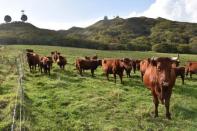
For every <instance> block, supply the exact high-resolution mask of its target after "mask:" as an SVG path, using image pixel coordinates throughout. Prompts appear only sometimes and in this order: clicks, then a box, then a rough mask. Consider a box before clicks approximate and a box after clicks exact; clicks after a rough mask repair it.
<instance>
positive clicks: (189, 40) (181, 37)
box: [0, 17, 197, 53]
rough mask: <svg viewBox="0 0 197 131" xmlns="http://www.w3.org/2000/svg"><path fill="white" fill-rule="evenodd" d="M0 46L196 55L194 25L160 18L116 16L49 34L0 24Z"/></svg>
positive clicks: (196, 26)
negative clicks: (81, 48) (85, 26)
mask: <svg viewBox="0 0 197 131" xmlns="http://www.w3.org/2000/svg"><path fill="white" fill-rule="evenodd" d="M0 43H3V44H17V43H18V44H35V43H36V44H44V45H59V46H71V47H83V48H94V49H108V50H117V49H118V50H142V51H146V50H153V51H157V52H179V53H197V24H196V23H186V22H176V21H170V20H167V19H163V18H157V19H152V18H146V17H133V18H129V19H122V18H119V17H117V18H114V19H105V20H100V21H98V22H96V23H95V24H93V25H91V26H89V27H87V28H79V27H72V28H71V29H69V30H60V31H53V30H46V29H40V28H37V27H35V26H33V25H32V24H30V23H23V22H13V23H8V24H1V25H0Z"/></svg>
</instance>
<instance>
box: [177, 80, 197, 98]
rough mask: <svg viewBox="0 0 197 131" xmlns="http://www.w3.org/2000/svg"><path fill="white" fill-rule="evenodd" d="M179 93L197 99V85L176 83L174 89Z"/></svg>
mask: <svg viewBox="0 0 197 131" xmlns="http://www.w3.org/2000/svg"><path fill="white" fill-rule="evenodd" d="M174 92H175V93H177V94H181V95H184V96H188V97H194V98H196V99H197V85H188V84H185V85H184V86H179V85H176V89H175V91H174Z"/></svg>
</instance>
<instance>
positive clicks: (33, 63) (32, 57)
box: [26, 52, 40, 72]
mask: <svg viewBox="0 0 197 131" xmlns="http://www.w3.org/2000/svg"><path fill="white" fill-rule="evenodd" d="M26 56H27V63H28V65H29V69H30V72H32V71H33V70H36V67H37V66H38V67H39V64H40V58H39V55H38V54H36V53H31V52H28V53H26Z"/></svg>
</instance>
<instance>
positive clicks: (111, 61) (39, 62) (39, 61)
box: [26, 49, 197, 119]
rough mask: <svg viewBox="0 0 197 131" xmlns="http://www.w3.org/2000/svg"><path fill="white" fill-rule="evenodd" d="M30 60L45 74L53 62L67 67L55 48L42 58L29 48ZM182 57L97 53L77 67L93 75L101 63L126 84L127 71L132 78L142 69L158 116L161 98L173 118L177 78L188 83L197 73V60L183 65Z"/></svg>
mask: <svg viewBox="0 0 197 131" xmlns="http://www.w3.org/2000/svg"><path fill="white" fill-rule="evenodd" d="M26 51H27V53H26V56H27V62H28V64H29V68H30V71H31V72H32V71H33V70H36V67H39V69H40V71H41V73H43V71H42V70H44V73H48V74H49V75H50V69H51V68H52V64H53V63H57V64H58V65H59V66H60V68H61V69H64V67H65V65H66V64H67V60H66V58H65V57H63V56H62V55H61V53H59V52H57V51H54V52H51V56H48V57H46V56H44V57H40V56H39V55H38V54H36V53H34V51H33V50H32V49H26ZM179 64H180V61H179V55H178V57H172V58H170V57H152V58H147V59H144V60H133V59H130V58H123V59H115V58H104V59H98V57H97V56H93V57H87V56H86V57H84V58H77V59H76V61H75V66H76V69H77V70H78V71H79V73H80V75H81V76H82V75H83V72H84V70H91V74H92V77H93V76H94V71H95V70H96V69H97V67H98V66H101V67H102V69H103V71H104V73H105V75H106V77H107V79H108V80H109V74H113V76H114V81H115V83H116V75H118V76H119V77H120V81H121V83H123V80H122V78H123V73H124V71H125V72H126V74H127V77H131V75H130V74H131V71H132V70H133V72H134V73H135V71H136V70H139V71H140V72H141V79H142V81H143V82H144V85H145V86H147V88H148V89H150V90H151V93H152V95H153V102H154V104H155V117H157V116H158V105H159V100H160V102H161V103H162V104H164V105H165V108H166V117H167V118H168V119H171V115H170V112H169V106H170V97H171V94H172V88H173V86H174V85H175V81H176V77H177V76H181V78H182V84H184V78H185V75H186V76H187V75H188V74H190V77H192V74H197V61H193V62H192V61H190V62H188V63H187V65H186V66H179Z"/></svg>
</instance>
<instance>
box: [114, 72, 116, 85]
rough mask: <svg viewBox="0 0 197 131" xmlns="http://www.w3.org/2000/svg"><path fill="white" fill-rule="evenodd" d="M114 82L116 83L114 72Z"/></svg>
mask: <svg viewBox="0 0 197 131" xmlns="http://www.w3.org/2000/svg"><path fill="white" fill-rule="evenodd" d="M114 82H115V83H116V73H114Z"/></svg>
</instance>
